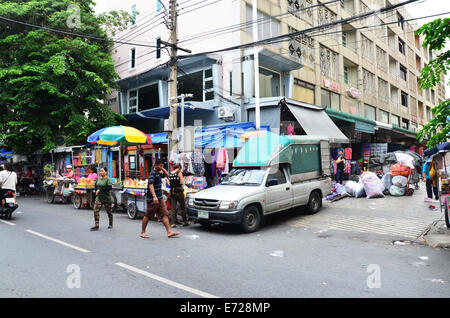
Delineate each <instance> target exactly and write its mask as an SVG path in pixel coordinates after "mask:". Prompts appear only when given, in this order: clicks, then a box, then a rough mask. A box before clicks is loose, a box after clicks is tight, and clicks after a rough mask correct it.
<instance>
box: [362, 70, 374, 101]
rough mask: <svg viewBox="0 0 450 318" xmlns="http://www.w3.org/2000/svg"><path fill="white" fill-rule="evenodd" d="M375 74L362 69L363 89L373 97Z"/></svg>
mask: <svg viewBox="0 0 450 318" xmlns="http://www.w3.org/2000/svg"><path fill="white" fill-rule="evenodd" d="M375 85H376V84H375V75H374V74H373V73H371V72H369V71H367V70H365V69H363V89H364V93H365V94H367V95H369V96H372V97H375V92H376V88H375Z"/></svg>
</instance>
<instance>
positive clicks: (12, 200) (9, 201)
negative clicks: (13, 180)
mask: <svg viewBox="0 0 450 318" xmlns="http://www.w3.org/2000/svg"><path fill="white" fill-rule="evenodd" d="M5 200H6V203H14V202H15V201H14V198H6V199H5Z"/></svg>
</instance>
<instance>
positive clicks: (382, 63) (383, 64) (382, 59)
mask: <svg viewBox="0 0 450 318" xmlns="http://www.w3.org/2000/svg"><path fill="white" fill-rule="evenodd" d="M377 66H378V68H380V69H382V70H384V71H386V70H387V53H386V51H384V50H383V49H381V48H380V47H378V46H377Z"/></svg>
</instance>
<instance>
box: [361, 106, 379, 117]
mask: <svg viewBox="0 0 450 318" xmlns="http://www.w3.org/2000/svg"><path fill="white" fill-rule="evenodd" d="M364 117H365V118H367V119H371V120H377V116H376V108H375V107H373V106H370V105H367V104H364Z"/></svg>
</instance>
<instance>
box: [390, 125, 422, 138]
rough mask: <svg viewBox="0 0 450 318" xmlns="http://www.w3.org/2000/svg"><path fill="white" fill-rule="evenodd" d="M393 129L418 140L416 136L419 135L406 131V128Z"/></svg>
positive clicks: (395, 126)
mask: <svg viewBox="0 0 450 318" xmlns="http://www.w3.org/2000/svg"><path fill="white" fill-rule="evenodd" d="M392 129H393V130H394V131H398V132H401V133H403V134H404V135H405V136H407V137H411V138H414V139H415V138H416V135H417V133H416V132H415V131H412V130H408V129H405V128H402V127H399V126H397V125H392Z"/></svg>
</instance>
